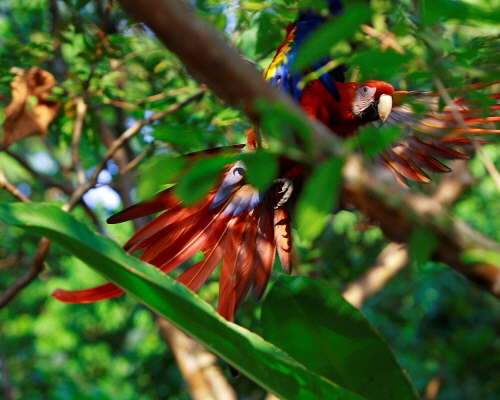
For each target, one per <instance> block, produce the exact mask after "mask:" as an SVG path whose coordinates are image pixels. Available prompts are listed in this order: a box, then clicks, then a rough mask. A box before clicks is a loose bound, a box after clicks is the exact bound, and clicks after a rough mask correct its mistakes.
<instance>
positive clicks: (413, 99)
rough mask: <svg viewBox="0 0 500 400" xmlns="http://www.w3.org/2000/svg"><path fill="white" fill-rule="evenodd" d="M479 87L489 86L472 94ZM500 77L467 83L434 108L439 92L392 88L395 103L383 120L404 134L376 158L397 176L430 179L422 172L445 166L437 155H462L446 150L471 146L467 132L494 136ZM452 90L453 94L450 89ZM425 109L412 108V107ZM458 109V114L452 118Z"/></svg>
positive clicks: (499, 115) (499, 117)
mask: <svg viewBox="0 0 500 400" xmlns="http://www.w3.org/2000/svg"><path fill="white" fill-rule="evenodd" d="M480 89H485V90H488V91H489V93H482V94H481V95H480V96H477V95H476V96H471V95H470V94H471V92H472V93H477V92H476V91H478V90H480ZM499 92H500V81H496V82H490V83H481V84H475V85H469V86H468V87H467V88H466V91H464V93H463V94H462V95H455V97H454V98H453V106H452V107H453V108H454V109H455V110H456V112H455V113H454V112H452V110H451V109H450V107H449V106H446V107H444V108H442V109H440V107H439V95H438V94H436V93H431V92H421V91H410V92H406V91H397V92H395V94H394V103H395V106H394V107H393V109H392V112H391V114H390V116H389V118H388V120H387V122H388V123H389V124H394V125H399V126H402V127H403V129H404V131H405V135H404V138H402V139H401V140H400V141H399V142H398V143H396V144H395V145H394V146H393V147H391V148H390V149H387V150H386V151H384V152H383V153H382V154H381V156H380V161H381V162H382V163H383V164H384V165H386V166H387V167H388V168H389V169H391V170H392V171H393V172H394V173H395V174H396V175H397V177H398V178H400V179H401V180H403V181H404V178H406V179H410V180H412V181H416V182H423V183H425V182H429V181H430V178H429V177H428V176H427V174H426V173H425V172H424V170H427V171H431V172H448V171H450V169H449V168H448V167H447V166H446V165H444V164H443V163H442V162H440V161H439V160H438V159H446V160H454V159H467V158H469V157H468V156H467V155H465V154H463V153H460V152H458V151H456V150H453V149H452V148H450V146H453V145H454V144H455V145H457V144H458V145H470V144H472V142H473V141H474V140H475V139H471V138H470V136H471V135H476V134H498V133H500V130H499V129H497V128H498V127H497V126H496V123H497V122H500V93H499ZM450 94H452V93H450ZM418 109H420V110H425V112H423V113H422V112H420V113H419V112H417V110H418ZM457 113H458V114H459V115H460V117H458V118H456V115H457Z"/></svg>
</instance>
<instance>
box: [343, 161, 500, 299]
mask: <svg viewBox="0 0 500 400" xmlns="http://www.w3.org/2000/svg"><path fill="white" fill-rule="evenodd" d="M343 175H344V186H343V200H344V201H346V202H348V203H350V204H352V205H354V206H355V207H356V208H357V209H358V210H360V212H361V213H363V214H364V215H366V216H368V217H369V218H370V219H371V220H373V221H376V222H377V223H378V225H379V227H380V229H381V230H382V232H383V233H384V235H385V236H386V237H387V238H389V239H390V240H392V241H395V242H408V240H409V239H410V237H411V235H412V233H413V231H414V229H415V228H416V227H425V228H427V229H429V231H430V232H432V234H433V235H435V237H436V239H437V247H436V249H435V251H434V252H433V254H432V255H431V259H432V260H434V261H438V262H443V263H445V264H447V265H449V266H450V267H452V268H453V269H455V270H456V271H458V272H460V273H461V274H463V275H464V276H465V277H467V278H468V279H469V280H471V281H473V282H476V283H478V284H479V285H480V286H482V287H483V289H485V290H487V291H488V292H490V293H491V294H493V295H494V296H497V297H500V268H498V266H496V265H495V264H496V263H497V260H498V257H499V254H500V244H499V243H496V242H494V241H493V240H491V239H490V238H488V237H486V236H484V235H483V234H481V233H479V232H477V231H475V230H474V229H472V228H471V227H470V226H469V225H467V224H466V223H465V222H464V221H462V220H460V219H458V218H456V217H453V216H451V215H450V214H449V213H448V211H447V209H446V207H444V206H443V205H442V204H441V203H439V202H438V201H436V200H435V199H433V198H430V197H427V196H424V195H422V194H419V193H412V192H409V191H405V190H403V189H402V188H401V187H399V186H398V185H396V184H394V182H393V181H392V180H385V179H384V176H385V175H384V174H383V173H381V172H380V171H378V172H376V171H375V172H374V171H373V169H370V170H369V169H367V168H364V166H363V164H362V162H361V160H360V158H359V156H357V155H352V156H350V158H349V160H348V161H347V163H346V165H345V167H344V174H343ZM492 260H493V261H492Z"/></svg>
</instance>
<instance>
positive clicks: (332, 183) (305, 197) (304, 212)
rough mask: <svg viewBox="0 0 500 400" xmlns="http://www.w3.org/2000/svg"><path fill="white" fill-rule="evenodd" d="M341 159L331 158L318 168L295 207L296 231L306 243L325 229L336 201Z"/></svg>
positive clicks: (341, 164)
mask: <svg viewBox="0 0 500 400" xmlns="http://www.w3.org/2000/svg"><path fill="white" fill-rule="evenodd" d="M343 164H344V160H343V159H342V158H337V157H333V158H331V159H329V160H328V161H326V162H324V163H323V164H321V165H320V166H318V167H317V168H316V169H315V171H314V173H313V174H312V176H311V177H310V178H309V180H308V181H307V183H306V185H305V188H304V190H303V191H302V193H301V195H300V198H299V201H298V205H297V229H298V231H299V234H300V237H301V238H303V239H304V240H306V241H312V240H313V239H315V238H316V237H317V236H318V235H319V234H320V233H321V232H322V231H323V229H324V228H325V226H326V224H327V223H328V220H329V218H330V215H331V214H332V212H333V207H334V205H335V201H336V200H337V196H338V192H339V187H340V181H341V174H342V166H343Z"/></svg>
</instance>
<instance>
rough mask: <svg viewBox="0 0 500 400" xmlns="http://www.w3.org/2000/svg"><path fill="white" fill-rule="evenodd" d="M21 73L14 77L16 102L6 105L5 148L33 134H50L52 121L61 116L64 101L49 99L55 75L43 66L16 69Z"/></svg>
mask: <svg viewBox="0 0 500 400" xmlns="http://www.w3.org/2000/svg"><path fill="white" fill-rule="evenodd" d="M11 71H12V72H17V73H18V74H17V76H16V77H15V78H14V79H13V80H12V82H11V84H10V86H11V94H12V101H11V103H10V104H9V106H8V107H7V108H5V110H4V112H5V122H4V124H3V137H2V146H1V147H2V148H4V149H5V148H7V147H8V146H10V145H11V144H12V143H15V142H17V141H19V140H22V139H25V138H26V137H28V136H32V135H43V134H45V133H47V128H48V126H49V124H50V122H51V121H52V120H53V119H54V118H55V116H56V115H57V111H58V110H59V107H60V105H61V102H60V101H52V100H49V99H48V98H49V96H50V94H51V90H52V88H53V87H54V86H55V85H56V84H57V82H56V80H55V78H54V76H53V75H52V74H51V73H50V72H48V71H45V70H43V69H40V68H37V67H32V68H31V69H30V70H28V71H26V70H23V69H19V68H13V69H12V70H11Z"/></svg>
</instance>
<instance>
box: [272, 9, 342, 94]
mask: <svg viewBox="0 0 500 400" xmlns="http://www.w3.org/2000/svg"><path fill="white" fill-rule="evenodd" d="M328 8H329V11H330V14H331V15H337V14H340V13H341V12H342V10H343V6H342V2H341V1H340V0H329V1H328ZM324 22H325V17H323V16H321V15H320V14H317V13H315V12H313V11H304V12H300V13H299V16H298V18H297V20H296V21H295V22H294V23H293V25H292V26H291V28H289V30H288V32H289V35H288V37H287V39H286V41H285V42H284V43H283V44H282V45H281V46H280V48H279V49H278V51H277V53H276V56H275V57H274V59H273V61H272V63H271V65H270V66H269V68H268V69H267V70H266V72H265V76H266V79H267V81H268V82H269V83H270V84H271V85H273V86H276V87H278V88H280V89H281V90H283V91H285V92H287V93H288V94H290V95H292V96H293V98H294V99H295V100H296V101H297V102H299V101H300V97H301V94H302V90H300V89H299V88H298V87H297V84H298V83H299V82H300V81H301V80H302V78H303V77H304V72H300V73H292V72H291V65H292V64H293V61H294V59H295V57H296V55H297V53H298V51H299V49H300V47H301V46H302V44H303V43H304V41H305V40H306V39H307V38H308V37H309V35H310V34H311V33H312V32H314V31H315V30H316V29H317V28H318V27H319V26H321V25H322V24H323V23H324ZM328 62H330V59H329V58H325V59H324V60H322V61H320V62H318V63H316V64H315V65H314V66H313V68H314V70H317V69H319V68H322V67H323V66H325V65H326V64H327V63H328ZM344 70H345V68H344V67H342V68H341V69H339V70H337V71H335V72H334V73H332V71H330V72H329V73H328V72H327V73H324V74H323V75H321V76H320V78H319V79H320V81H321V82H322V83H323V85H324V86H325V87H326V89H327V90H328V91H329V92H330V94H331V95H332V96H333V97H334V98H335V99H336V100H337V101H340V95H339V92H338V90H337V86H336V85H335V82H336V81H343V80H344V77H343V72H344Z"/></svg>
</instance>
